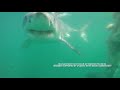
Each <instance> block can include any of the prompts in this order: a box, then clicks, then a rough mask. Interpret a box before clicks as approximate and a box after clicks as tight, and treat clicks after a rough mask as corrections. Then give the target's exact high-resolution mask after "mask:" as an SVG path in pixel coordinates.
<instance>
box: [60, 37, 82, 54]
mask: <svg viewBox="0 0 120 90" xmlns="http://www.w3.org/2000/svg"><path fill="white" fill-rule="evenodd" d="M60 40H61V41H63V42H64V43H65V44H66V45H67V46H68V47H69V48H71V49H72V50H73V51H74V52H75V53H77V54H78V55H80V52H79V50H77V49H76V48H75V47H73V46H72V45H71V44H70V43H68V42H67V41H66V40H65V39H63V38H61V39H60Z"/></svg>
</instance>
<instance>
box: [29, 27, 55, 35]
mask: <svg viewBox="0 0 120 90" xmlns="http://www.w3.org/2000/svg"><path fill="white" fill-rule="evenodd" d="M28 32H29V33H30V34H32V35H35V36H48V35H51V34H53V33H54V30H39V31H38V30H33V29H30V30H28Z"/></svg>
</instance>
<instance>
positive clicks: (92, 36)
mask: <svg viewBox="0 0 120 90" xmlns="http://www.w3.org/2000/svg"><path fill="white" fill-rule="evenodd" d="M26 13H27V12H0V77H1V78H3V77H5V78H86V77H96V76H95V75H93V76H92V74H91V76H90V75H89V73H91V72H93V73H95V74H97V73H101V72H104V70H105V68H104V67H102V68H100V67H54V65H55V64H58V63H106V62H107V60H108V52H107V42H106V40H107V38H108V36H109V32H108V31H107V30H106V28H105V27H106V26H107V25H108V24H109V23H111V22H112V13H111V12H70V16H66V17H63V18H62V20H63V21H64V22H65V23H67V24H68V25H70V26H71V27H74V28H77V29H80V28H81V27H82V26H83V25H84V24H87V23H88V22H90V25H89V26H88V28H87V35H88V42H85V41H84V40H82V39H81V38H80V35H79V33H76V32H73V33H72V34H71V38H70V40H69V42H70V43H71V44H72V45H74V46H75V47H76V48H78V49H79V51H80V53H81V55H80V56H79V55H77V54H76V53H75V52H73V51H72V50H71V49H70V48H68V47H67V46H66V45H65V44H64V43H62V42H59V41H58V42H57V43H44V44H41V43H39V42H36V43H34V42H33V43H32V44H31V45H30V47H29V48H22V47H21V45H22V43H23V42H24V40H25V34H24V33H25V32H24V30H23V27H22V22H23V17H24V15H25V14H26ZM100 77H102V76H100ZM116 77H117V76H116ZM118 77H119V76H118Z"/></svg>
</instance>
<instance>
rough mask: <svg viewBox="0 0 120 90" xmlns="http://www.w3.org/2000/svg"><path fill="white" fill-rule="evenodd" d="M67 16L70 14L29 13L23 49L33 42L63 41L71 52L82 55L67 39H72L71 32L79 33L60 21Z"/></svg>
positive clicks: (26, 20)
mask: <svg viewBox="0 0 120 90" xmlns="http://www.w3.org/2000/svg"><path fill="white" fill-rule="evenodd" d="M66 15H68V14H67V13H55V12H29V13H27V14H26V15H25V16H24V22H23V27H24V30H25V32H26V34H27V39H26V40H25V42H24V43H23V47H29V46H30V44H31V42H32V41H33V40H39V41H40V40H42V41H62V42H64V43H65V44H66V45H67V46H68V47H69V48H70V49H71V50H73V51H74V52H75V53H77V54H78V55H80V51H79V50H78V49H76V48H75V47H74V46H73V45H71V44H70V43H69V42H68V41H67V40H66V38H69V37H70V33H71V32H76V31H79V30H76V29H73V28H71V27H70V26H69V25H67V24H65V23H64V22H63V21H62V20H61V19H60V17H63V16H66ZM85 27H86V26H85ZM82 33H83V30H82Z"/></svg>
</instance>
